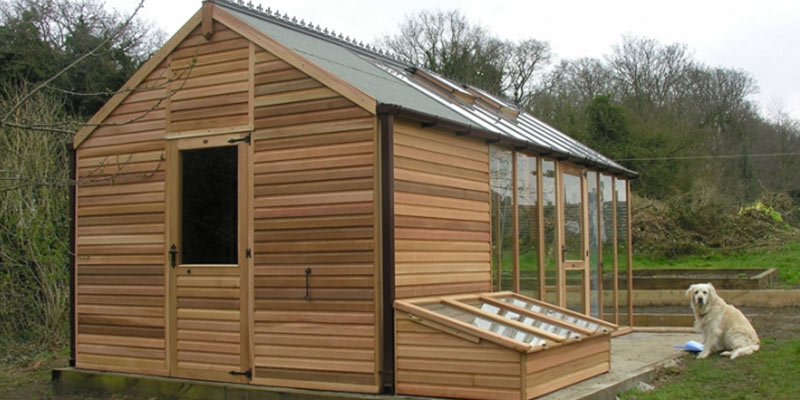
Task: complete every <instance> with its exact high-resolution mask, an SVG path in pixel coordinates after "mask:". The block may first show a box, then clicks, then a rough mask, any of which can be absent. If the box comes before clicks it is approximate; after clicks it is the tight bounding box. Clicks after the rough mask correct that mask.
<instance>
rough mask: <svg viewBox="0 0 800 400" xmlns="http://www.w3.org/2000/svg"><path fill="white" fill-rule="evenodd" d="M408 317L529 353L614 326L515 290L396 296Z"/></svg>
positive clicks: (474, 340)
mask: <svg viewBox="0 0 800 400" xmlns="http://www.w3.org/2000/svg"><path fill="white" fill-rule="evenodd" d="M395 308H396V309H397V310H398V311H403V312H406V313H407V314H408V317H409V318H410V319H412V320H415V321H417V322H420V323H422V324H424V325H427V326H430V327H432V328H435V329H439V330H441V331H444V332H447V333H450V334H452V335H455V336H459V337H461V338H463V339H466V340H470V341H473V342H476V343H477V342H480V340H488V341H490V342H494V343H496V344H499V345H501V346H505V347H508V348H511V349H514V350H517V351H519V352H526V353H531V352H535V351H540V350H545V349H547V348H551V347H556V346H560V345H563V344H567V343H572V342H575V341H580V340H583V339H585V338H589V337H594V336H598V335H610V334H611V332H612V331H614V330H616V329H617V326H616V325H614V324H612V323H609V322H606V321H602V320H599V319H596V318H593V317H590V316H587V315H583V314H580V313H577V312H574V311H571V310H567V309H564V308H561V307H557V306H554V305H552V304H548V303H545V302H542V301H539V300H535V299H531V298H529V297H525V296H522V295H519V294H517V293H513V292H498V293H483V294H468V295H456V296H442V297H429V298H420V299H405V300H397V301H395Z"/></svg>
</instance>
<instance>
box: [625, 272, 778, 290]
mask: <svg viewBox="0 0 800 400" xmlns="http://www.w3.org/2000/svg"><path fill="white" fill-rule="evenodd" d="M777 281H778V270H777V269H775V268H769V269H640V270H634V271H633V287H634V289H637V290H638V289H643V290H658V289H686V288H688V287H689V286H690V285H692V284H695V283H711V284H713V285H714V287H715V288H717V289H767V288H769V287H770V286H772V285H774V284H775V283H776V282H777Z"/></svg>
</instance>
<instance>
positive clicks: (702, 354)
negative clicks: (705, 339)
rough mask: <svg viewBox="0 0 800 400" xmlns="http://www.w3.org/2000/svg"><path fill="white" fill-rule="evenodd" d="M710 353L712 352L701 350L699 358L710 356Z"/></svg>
mask: <svg viewBox="0 0 800 400" xmlns="http://www.w3.org/2000/svg"><path fill="white" fill-rule="evenodd" d="M709 354H710V353H708V352H705V351H701V352H700V354H698V355H697V359H698V360H702V359H704V358H706V357H708V355H709Z"/></svg>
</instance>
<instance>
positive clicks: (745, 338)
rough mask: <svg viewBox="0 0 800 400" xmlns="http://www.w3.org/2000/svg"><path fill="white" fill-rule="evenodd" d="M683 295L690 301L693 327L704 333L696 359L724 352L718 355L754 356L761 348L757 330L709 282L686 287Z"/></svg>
mask: <svg viewBox="0 0 800 400" xmlns="http://www.w3.org/2000/svg"><path fill="white" fill-rule="evenodd" d="M686 295H687V296H689V297H690V298H691V299H692V300H691V301H690V303H689V304H690V305H691V306H692V311H694V328H695V329H697V330H698V331H699V332H700V333H702V334H703V351H701V352H700V354H698V355H697V358H706V357H708V356H709V355H710V354H711V353H715V352H717V351H721V350H725V351H723V352H722V353H720V355H722V356H730V357H731V360H733V359H735V358H736V357H739V356H746V355H748V354H753V353H755V352H756V351H758V349H759V348H760V347H761V342H760V340H759V339H758V335H757V334H756V330H755V329H753V326H752V325H750V322H749V321H748V320H747V318H746V317H745V316H744V314H742V312H741V311H739V310H738V309H737V308H736V307H734V306H732V305H730V304H728V303H726V302H725V300H723V299H722V298H721V297H719V296H718V295H717V291H716V290H714V286H713V285H711V284H710V283H697V284H694V285H692V286H690V287H689V289H688V290H687V291H686Z"/></svg>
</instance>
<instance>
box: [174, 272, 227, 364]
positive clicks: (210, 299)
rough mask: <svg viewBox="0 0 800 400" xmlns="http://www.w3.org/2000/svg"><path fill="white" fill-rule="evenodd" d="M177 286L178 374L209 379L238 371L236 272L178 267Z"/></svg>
mask: <svg viewBox="0 0 800 400" xmlns="http://www.w3.org/2000/svg"><path fill="white" fill-rule="evenodd" d="M176 284H177V285H176V287H177V293H176V294H177V315H176V316H177V323H176V324H177V325H176V327H177V351H178V354H177V363H178V369H179V371H183V372H181V375H182V376H185V377H196V378H207V379H212V378H213V377H214V376H216V375H217V374H218V373H220V372H221V373H223V374H224V375H223V376H227V374H228V372H229V371H238V370H240V362H241V358H240V349H241V341H240V337H241V336H240V333H239V332H240V321H241V313H240V311H239V310H240V298H241V285H240V279H239V269H238V268H236V267H194V268H187V267H181V268H179V269H178V277H177V280H176ZM215 380H216V379H215Z"/></svg>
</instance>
